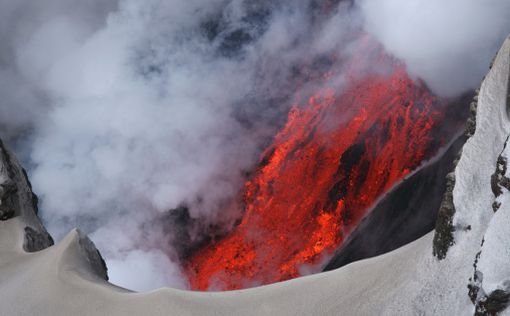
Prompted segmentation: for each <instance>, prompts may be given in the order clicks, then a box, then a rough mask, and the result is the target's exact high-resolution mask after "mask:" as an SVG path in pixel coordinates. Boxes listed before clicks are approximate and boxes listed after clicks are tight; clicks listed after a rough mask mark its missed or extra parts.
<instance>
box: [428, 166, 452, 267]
mask: <svg viewBox="0 0 510 316" xmlns="http://www.w3.org/2000/svg"><path fill="white" fill-rule="evenodd" d="M454 187H455V174H454V173H453V172H451V173H449V174H448V175H447V176H446V190H445V193H444V195H443V201H442V202H441V205H440V207H439V212H438V216H437V222H436V230H435V234H434V241H433V245H432V246H433V247H432V251H433V254H434V256H436V257H437V258H438V259H439V260H442V259H444V258H446V253H447V252H448V249H449V248H450V247H451V246H452V245H453V244H454V238H453V232H454V231H455V227H454V226H453V216H454V215H455V205H454V204H453V188H454Z"/></svg>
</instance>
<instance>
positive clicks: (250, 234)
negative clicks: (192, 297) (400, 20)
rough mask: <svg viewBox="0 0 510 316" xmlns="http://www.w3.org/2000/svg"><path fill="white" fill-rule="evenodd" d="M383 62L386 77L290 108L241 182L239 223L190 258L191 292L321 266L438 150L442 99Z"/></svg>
mask: <svg viewBox="0 0 510 316" xmlns="http://www.w3.org/2000/svg"><path fill="white" fill-rule="evenodd" d="M383 59H384V61H385V63H388V62H389V63H390V68H391V69H392V70H391V71H390V73H376V74H370V75H365V76H361V77H357V78H356V77H353V78H352V79H351V80H348V81H350V82H349V83H348V84H347V85H346V86H345V88H344V89H342V93H339V94H337V93H335V92H334V91H322V92H320V93H317V94H316V95H314V96H312V97H310V98H309V100H307V101H306V102H304V104H305V106H298V105H296V106H294V107H293V108H292V110H291V111H290V113H289V115H288V121H287V123H286V125H285V127H284V128H283V129H282V130H281V131H280V132H279V133H278V134H277V135H276V137H275V139H274V141H273V144H272V145H271V146H270V147H269V148H268V149H267V150H266V151H265V153H264V154H263V157H262V160H261V163H260V166H259V168H258V170H257V172H256V173H255V174H254V176H253V177H252V178H251V179H250V180H249V181H248V182H247V183H246V184H245V187H244V203H245V213H244V215H243V218H242V221H241V223H240V224H239V225H238V226H237V227H236V228H234V230H233V231H232V232H231V233H230V234H228V235H227V236H225V237H224V238H222V239H220V240H219V241H216V242H213V243H210V244H208V245H206V246H204V247H203V248H201V249H198V250H197V251H195V252H194V253H193V254H192V255H191V256H190V258H189V259H188V262H187V264H186V273H187V275H188V277H189V281H190V285H191V288H192V289H196V290H232V289H240V288H246V287H252V286H256V285H262V284H268V283H272V282H277V281H282V280H287V279H290V278H294V277H298V276H300V275H302V274H303V271H304V269H307V268H310V267H317V266H319V269H320V264H321V263H323V262H324V260H325V259H327V258H328V256H331V255H332V253H333V252H334V251H335V250H336V249H338V247H339V246H340V245H341V244H342V242H343V241H344V240H345V238H346V237H347V236H348V235H349V234H350V232H352V230H353V229H354V228H356V226H357V225H358V224H359V223H360V221H361V220H362V218H363V217H364V216H365V215H366V214H367V212H368V210H369V209H370V208H371V207H372V206H374V203H375V202H376V201H377V200H378V198H380V197H381V196H382V195H383V194H384V193H385V192H387V191H388V190H389V189H391V187H392V186H394V185H395V184H396V183H397V182H399V181H401V180H402V179H403V178H404V177H405V176H406V175H408V174H409V173H410V172H412V171H413V170H415V169H416V168H417V167H418V166H419V165H420V164H421V163H422V162H423V161H424V160H427V159H430V158H431V157H432V156H433V155H435V154H436V153H437V149H438V148H440V145H441V144H442V141H441V140H438V137H437V136H436V134H437V129H438V126H439V124H440V123H441V122H442V120H443V115H442V114H441V111H439V110H440V108H441V107H442V106H444V102H443V101H441V100H439V99H438V98H436V97H435V96H433V95H432V94H431V93H430V92H429V90H428V89H427V88H426V87H425V86H424V85H423V84H422V83H420V82H416V81H413V80H412V79H411V78H410V77H409V75H408V74H407V72H406V69H405V67H404V66H403V65H401V64H399V63H398V62H396V61H395V60H393V59H391V58H389V57H388V58H383ZM316 269H317V268H316Z"/></svg>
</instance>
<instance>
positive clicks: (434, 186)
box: [324, 136, 466, 271]
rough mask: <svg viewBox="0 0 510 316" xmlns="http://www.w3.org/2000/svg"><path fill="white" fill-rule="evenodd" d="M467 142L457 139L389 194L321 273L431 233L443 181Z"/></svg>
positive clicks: (390, 249)
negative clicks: (435, 158) (440, 154)
mask: <svg viewBox="0 0 510 316" xmlns="http://www.w3.org/2000/svg"><path fill="white" fill-rule="evenodd" d="M465 140H466V137H465V136H461V137H459V138H458V139H457V140H456V141H455V142H454V143H453V144H452V145H451V146H450V148H449V149H448V150H447V151H446V152H445V153H444V154H443V155H442V157H441V158H440V159H438V160H437V161H435V162H434V163H432V164H430V165H428V166H426V167H424V168H422V169H421V170H419V171H418V172H417V173H415V174H413V175H412V176H411V177H409V178H408V179H406V180H404V181H403V182H402V183H400V184H399V185H398V186H397V187H396V188H394V189H393V190H392V191H391V192H389V193H388V194H387V195H386V196H385V197H384V198H383V199H382V200H381V201H380V202H379V203H378V204H377V206H376V207H375V208H374V209H373V210H372V211H371V212H370V214H369V215H368V216H367V217H366V218H365V219H364V220H363V222H362V223H361V224H360V225H359V226H358V227H357V228H356V230H355V231H354V232H353V233H352V234H351V236H350V237H349V239H348V240H347V242H346V243H345V244H344V245H343V247H342V248H340V249H339V250H338V251H337V254H336V255H335V256H334V257H333V258H332V259H331V260H330V262H329V263H328V264H327V266H326V267H325V268H324V271H329V270H333V269H336V268H339V267H342V266H344V265H347V264H349V263H351V262H354V261H358V260H361V259H365V258H370V257H374V256H377V255H380V254H383V253H386V252H389V251H392V250H394V249H397V248H399V247H401V246H403V245H405V244H408V243H410V242H412V241H414V240H416V239H418V238H420V237H422V236H423V235H425V234H426V233H428V232H430V231H431V230H433V229H434V227H435V224H436V219H437V214H438V210H439V208H440V205H441V196H442V195H443V193H444V192H445V191H447V183H446V181H445V178H446V176H447V174H448V173H449V172H450V170H451V169H452V165H453V162H454V160H455V159H456V157H457V153H458V152H459V150H460V148H461V147H462V145H463V144H464V142H465Z"/></svg>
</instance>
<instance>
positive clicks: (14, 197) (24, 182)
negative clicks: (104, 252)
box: [0, 140, 108, 280]
mask: <svg viewBox="0 0 510 316" xmlns="http://www.w3.org/2000/svg"><path fill="white" fill-rule="evenodd" d="M37 203H38V198H37V196H36V195H35V194H34V193H33V192H32V186H31V184H30V182H29V181H28V177H27V174H26V172H25V170H24V169H23V168H22V167H21V165H20V164H19V162H18V161H17V159H16V158H15V157H14V155H13V154H12V153H11V152H10V151H9V150H8V149H7V148H6V146H5V145H4V144H3V143H2V141H1V140H0V221H7V220H10V219H12V218H17V219H18V220H19V221H20V222H21V223H22V224H23V226H24V228H23V235H24V241H23V249H24V250H25V251H26V252H37V251H41V250H43V249H46V248H48V247H50V246H53V244H54V242H53V238H52V237H51V236H50V234H48V232H47V231H46V229H45V228H44V226H43V224H42V223H41V221H40V219H39V217H38V216H37V213H38V209H37ZM78 235H79V239H78V240H79V244H80V246H81V249H82V252H83V254H84V257H85V258H86V260H87V261H88V262H89V264H90V267H91V269H92V271H94V273H95V274H96V275H97V276H99V277H100V278H101V279H104V280H108V275H107V272H106V271H107V269H106V264H105V262H104V260H103V258H102V257H101V255H100V253H99V251H98V250H97V249H96V248H95V246H94V244H93V243H92V241H90V239H89V238H88V237H87V236H85V235H83V234H81V233H79V234H78Z"/></svg>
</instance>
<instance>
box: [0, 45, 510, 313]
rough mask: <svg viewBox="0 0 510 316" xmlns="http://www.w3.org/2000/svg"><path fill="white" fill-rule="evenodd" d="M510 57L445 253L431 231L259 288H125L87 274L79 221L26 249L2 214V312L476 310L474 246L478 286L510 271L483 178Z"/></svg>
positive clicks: (18, 225)
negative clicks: (49, 242) (36, 248)
mask: <svg viewBox="0 0 510 316" xmlns="http://www.w3.org/2000/svg"><path fill="white" fill-rule="evenodd" d="M509 58H510V39H509V40H507V41H506V42H505V45H504V46H503V48H502V50H501V51H500V53H499V55H498V57H497V59H496V61H495V64H494V67H493V68H492V70H491V71H490V73H489V74H488V75H487V77H486V80H485V81H484V83H483V84H482V87H481V90H480V94H479V102H478V113H477V129H476V133H475V135H474V136H473V137H472V138H470V139H469V140H468V142H467V143H466V145H465V146H464V149H463V153H462V157H461V159H460V161H459V164H458V166H457V169H456V171H455V175H456V186H455V189H454V203H455V205H456V210H457V213H456V215H455V218H454V225H455V228H456V231H455V244H454V245H453V246H452V247H451V248H450V250H449V251H448V254H447V257H446V259H444V260H442V261H438V260H437V259H436V258H435V257H433V256H432V233H431V234H428V235H426V236H425V237H423V238H421V239H419V240H417V241H416V242H413V243H411V244H409V245H407V246H405V247H402V248H400V249H398V250H396V251H393V252H391V253H388V254H385V255H382V256H379V257H376V258H372V259H368V260H363V261H359V262H356V263H353V264H350V265H348V266H345V267H342V268H340V269H338V270H335V271H331V272H326V273H321V274H317V275H313V276H308V277H303V278H299V279H295V280H290V281H287V282H282V283H277V284H273V285H268V286H263V287H259V288H253V289H248V290H242V291H232V292H223V293H199V292H189V291H181V290H174V289H160V290H157V291H153V292H150V293H131V292H129V291H126V290H123V289H120V288H117V287H114V286H112V285H110V284H108V283H107V282H106V281H103V280H101V279H100V278H98V277H97V276H95V275H94V273H93V270H92V269H91V268H90V265H89V263H88V261H87V257H86V256H85V255H84V252H83V251H82V248H81V247H82V246H81V244H80V238H82V237H81V235H80V233H79V232H78V231H72V232H71V233H70V234H69V235H68V236H67V237H66V238H64V240H62V241H61V242H60V243H59V244H58V245H56V246H53V247H50V248H47V249H45V250H42V251H40V252H37V253H30V254H29V253H26V252H24V251H23V250H22V242H23V227H24V223H23V220H24V219H23V218H22V217H16V218H13V219H10V220H8V221H6V222H0V298H1V300H0V315H473V313H474V306H473V304H472V303H471V301H470V300H469V297H468V289H467V285H468V282H469V278H470V277H472V276H473V273H474V267H473V264H474V260H475V257H476V254H477V253H478V252H479V251H480V250H481V258H480V262H479V266H478V268H479V270H481V271H482V272H483V273H484V282H483V286H484V287H487V288H486V289H485V290H487V291H490V290H491V289H494V288H496V287H501V286H503V284H502V282H504V281H505V280H509V279H510V268H509V267H508V262H509V260H510V253H509V252H508V242H509V238H510V233H509V232H510V220H509V216H510V214H509V212H510V201H508V199H509V196H508V194H505V195H503V196H502V197H501V198H500V199H501V202H502V206H501V208H500V210H499V211H498V212H497V213H494V212H493V211H492V207H491V206H492V203H493V202H494V194H493V193H492V191H491V186H490V180H491V175H492V174H493V173H494V171H495V167H496V160H497V158H498V156H499V155H500V154H501V152H502V150H503V145H504V142H505V140H506V138H507V136H508V135H509V132H510V124H509V122H508V119H507V116H506V108H505V105H506V100H507V94H508V90H507V89H508V77H509V76H508V73H509V65H510V61H509ZM468 226H470V228H468ZM484 236H485V239H486V240H485V244H484V246H483V248H482V249H481V247H480V245H481V241H482V239H483V238H484ZM133 273H143V272H142V271H133Z"/></svg>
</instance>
